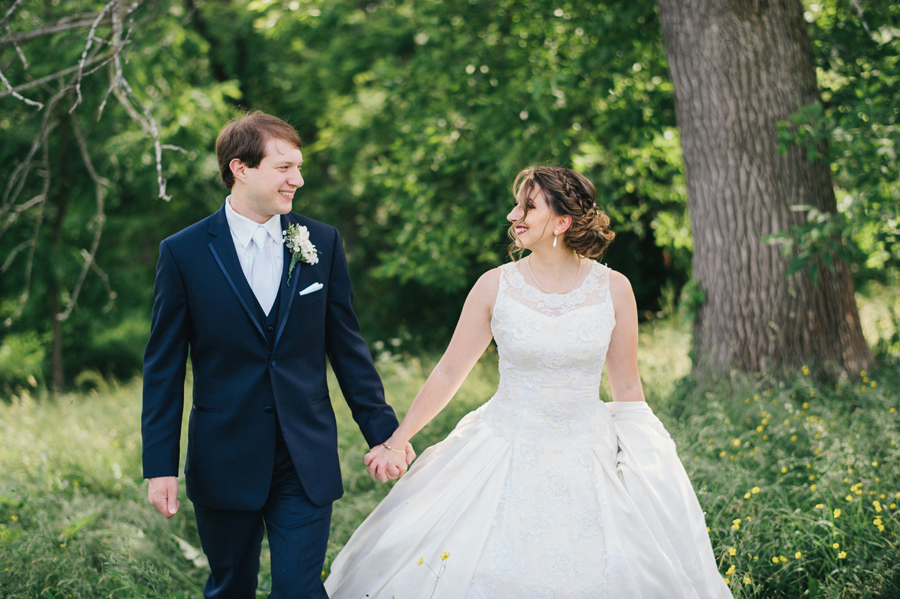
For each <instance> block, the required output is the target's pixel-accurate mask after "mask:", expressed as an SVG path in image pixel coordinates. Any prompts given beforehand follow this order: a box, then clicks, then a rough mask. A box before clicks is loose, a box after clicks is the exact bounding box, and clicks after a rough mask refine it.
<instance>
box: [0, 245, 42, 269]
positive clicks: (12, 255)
mask: <svg viewBox="0 0 900 599" xmlns="http://www.w3.org/2000/svg"><path fill="white" fill-rule="evenodd" d="M32 245H34V239H29V240H28V241H23V242H22V243H20V244H19V245H17V246H16V247H14V248H13V249H12V250H10V252H9V256H7V257H6V261H5V262H4V263H3V266H0V274H2V273H5V272H6V271H7V270H8V269H9V267H10V265H12V263H13V260H15V258H16V256H18V255H19V252H21V251H22V250H24V249H25V248H27V247H31V246H32Z"/></svg>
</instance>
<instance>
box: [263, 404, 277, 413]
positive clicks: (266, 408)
mask: <svg viewBox="0 0 900 599" xmlns="http://www.w3.org/2000/svg"><path fill="white" fill-rule="evenodd" d="M263 411H264V412H265V413H266V414H271V413H272V412H274V411H275V408H273V407H272V406H266V407H264V408H263Z"/></svg>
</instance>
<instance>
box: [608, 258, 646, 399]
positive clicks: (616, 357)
mask: <svg viewBox="0 0 900 599" xmlns="http://www.w3.org/2000/svg"><path fill="white" fill-rule="evenodd" d="M609 293H610V296H611V297H612V302H613V308H614V309H615V312H616V328H615V329H613V333H612V338H611V339H610V342H609V350H608V351H607V353H606V374H607V376H608V377H609V387H610V390H611V391H612V396H613V401H644V389H643V387H641V376H640V374H639V373H638V361H637V346H638V318H637V302H635V301H634V291H632V289H631V283H630V282H629V281H628V278H627V277H626V276H625V275H623V274H622V273H620V272H616V271H614V270H611V271H610V272H609Z"/></svg>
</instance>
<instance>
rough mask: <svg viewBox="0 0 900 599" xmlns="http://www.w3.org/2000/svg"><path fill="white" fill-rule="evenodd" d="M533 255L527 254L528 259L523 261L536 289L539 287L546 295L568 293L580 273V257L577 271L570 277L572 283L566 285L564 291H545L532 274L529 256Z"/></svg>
mask: <svg viewBox="0 0 900 599" xmlns="http://www.w3.org/2000/svg"><path fill="white" fill-rule="evenodd" d="M533 255H534V254H531V255H529V256H528V260H526V261H525V266H527V267H528V272H529V274H531V280H532V281H534V284H535V285H537V286H538V289H540V290H541V291H543V292H544V293H546V294H548V295H564V294H566V293H569V291H570V290H571V289H572V287H574V286H575V282H576V281H578V275H580V274H581V263H582V260H581V258H579V259H578V272H576V273H575V278H574V279H572V284H571V285H569V286H568V287H566V290H565V291H547V290H546V289H544V286H543V285H541V284H540V283H538V280H537V279H536V278H535V276H534V271H533V270H531V256H533Z"/></svg>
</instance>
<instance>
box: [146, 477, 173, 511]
mask: <svg viewBox="0 0 900 599" xmlns="http://www.w3.org/2000/svg"><path fill="white" fill-rule="evenodd" d="M147 495H148V497H149V499H150V504H151V505H152V506H153V507H155V508H156V511H157V512H159V513H160V514H162V515H163V516H165V517H166V518H171V517H172V516H174V515H175V514H177V513H178V506H179V503H178V479H177V478H176V477H174V476H161V477H159V478H151V479H150V491H149V492H148V493H147Z"/></svg>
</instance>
